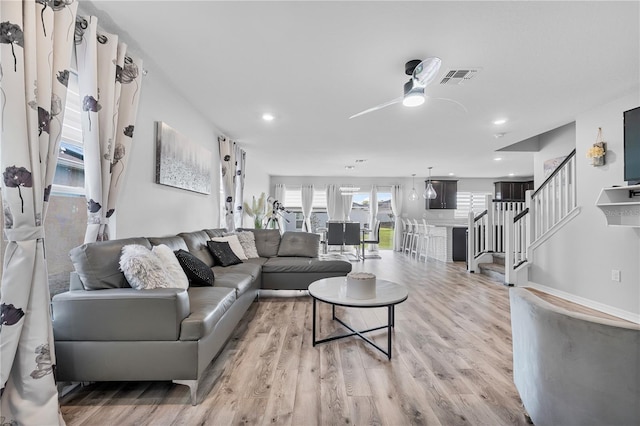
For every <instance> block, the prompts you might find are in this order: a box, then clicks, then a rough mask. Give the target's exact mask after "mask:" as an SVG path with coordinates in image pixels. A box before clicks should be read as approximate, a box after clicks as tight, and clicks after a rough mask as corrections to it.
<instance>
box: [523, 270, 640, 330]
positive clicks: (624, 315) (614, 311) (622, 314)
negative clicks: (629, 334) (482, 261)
mask: <svg viewBox="0 0 640 426" xmlns="http://www.w3.org/2000/svg"><path fill="white" fill-rule="evenodd" d="M525 287H531V288H534V289H536V290H540V291H542V292H545V293H548V294H550V295H552V296H557V297H559V298H561V299H564V300H568V301H569V302H573V303H577V304H578V305H582V306H586V307H587V308H591V309H595V310H596V311H600V312H603V313H605V314H608V315H612V316H614V317H617V318H621V319H623V320H626V321H629V322H633V323H635V324H640V315H638V314H634V313H633V312H629V311H625V310H623V309H618V308H615V307H613V306H609V305H605V304H604V303H600V302H596V301H593V300H590V299H586V298H584V297H580V296H576V295H575V294H571V293H567V292H565V291H562V290H558V289H555V288H552V287H547V286H546V285H542V284H538V283H534V282H532V281H529V283H528V285H526V286H525Z"/></svg>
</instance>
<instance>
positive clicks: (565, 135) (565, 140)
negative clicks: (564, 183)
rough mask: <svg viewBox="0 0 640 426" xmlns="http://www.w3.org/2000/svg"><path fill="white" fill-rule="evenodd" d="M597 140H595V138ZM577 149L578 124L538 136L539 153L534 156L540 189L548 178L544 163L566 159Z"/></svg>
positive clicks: (536, 184) (537, 185) (536, 180)
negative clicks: (555, 159)
mask: <svg viewBox="0 0 640 426" xmlns="http://www.w3.org/2000/svg"><path fill="white" fill-rule="evenodd" d="M594 140H595V138H594ZM575 147H576V123H575V122H573V123H569V124H566V125H564V126H562V127H558V128H557V129H553V130H550V131H548V132H546V133H543V134H541V135H540V136H538V149H539V150H538V152H536V153H534V154H533V180H534V182H535V187H536V188H538V187H539V186H540V185H542V183H543V182H544V180H545V179H546V176H545V174H544V162H545V161H547V160H552V159H554V158H558V157H565V156H567V155H569V153H570V152H571V151H573V149H574V148H575Z"/></svg>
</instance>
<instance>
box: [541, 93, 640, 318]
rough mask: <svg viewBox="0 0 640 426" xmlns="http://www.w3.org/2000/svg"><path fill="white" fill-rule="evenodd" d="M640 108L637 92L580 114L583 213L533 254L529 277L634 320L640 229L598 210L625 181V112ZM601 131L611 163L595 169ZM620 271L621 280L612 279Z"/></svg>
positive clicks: (639, 292)
mask: <svg viewBox="0 0 640 426" xmlns="http://www.w3.org/2000/svg"><path fill="white" fill-rule="evenodd" d="M638 104H640V96H639V93H638V92H635V93H633V94H629V95H628V96H625V97H622V98H620V99H617V100H615V101H613V102H611V103H608V104H606V105H603V106H601V107H599V108H596V109H593V110H591V111H587V112H584V113H582V114H580V115H579V116H578V117H577V119H576V128H575V132H576V142H575V144H576V150H577V152H576V159H577V167H576V171H577V183H578V205H579V206H580V208H581V211H580V214H579V215H578V216H577V217H576V218H575V219H574V220H572V221H571V222H569V223H568V224H567V225H566V226H565V227H563V228H562V229H560V231H559V232H558V233H556V234H555V235H554V236H552V237H551V239H550V240H549V241H548V243H546V244H544V245H542V246H541V247H540V248H539V249H537V250H535V251H534V252H533V259H532V260H533V266H532V268H531V270H530V275H529V279H530V281H532V282H533V283H536V284H541V285H544V286H548V287H550V288H551V289H554V290H556V291H559V292H562V293H565V294H567V295H570V296H572V297H574V298H575V299H576V300H582V301H588V302H590V303H591V302H592V303H591V304H592V305H594V306H600V307H601V308H606V310H608V311H609V312H613V313H615V312H618V313H621V314H626V316H627V317H629V316H633V315H635V316H637V315H639V314H640V231H639V230H638V229H633V228H617V227H608V226H607V225H606V221H605V217H604V215H603V213H602V212H601V211H600V210H599V209H598V208H597V207H596V206H595V202H596V199H597V197H598V194H599V193H600V190H601V189H602V188H603V187H609V186H612V185H625V182H624V181H623V164H624V159H623V127H622V112H623V111H625V110H627V109H630V108H633V107H637V106H638ZM598 127H602V130H603V134H604V139H605V141H606V142H607V155H606V165H605V166H602V167H593V166H591V165H590V162H589V159H588V158H586V152H587V149H588V148H589V147H590V146H591V145H592V144H593V143H595V141H596V135H597V132H598ZM612 269H617V270H620V271H621V277H622V282H620V283H618V282H614V281H612V280H611V270H612Z"/></svg>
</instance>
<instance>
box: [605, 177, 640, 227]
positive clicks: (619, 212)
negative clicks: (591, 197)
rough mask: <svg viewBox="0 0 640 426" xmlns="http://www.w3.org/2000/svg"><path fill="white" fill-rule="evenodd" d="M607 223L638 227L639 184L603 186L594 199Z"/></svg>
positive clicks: (639, 211) (639, 206) (639, 221)
mask: <svg viewBox="0 0 640 426" xmlns="http://www.w3.org/2000/svg"><path fill="white" fill-rule="evenodd" d="M596 206H598V208H600V210H602V212H603V213H604V216H605V218H606V219H607V225H609V226H628V227H632V228H640V185H631V186H617V187H613V188H603V189H602V191H600V195H599V196H598V201H596Z"/></svg>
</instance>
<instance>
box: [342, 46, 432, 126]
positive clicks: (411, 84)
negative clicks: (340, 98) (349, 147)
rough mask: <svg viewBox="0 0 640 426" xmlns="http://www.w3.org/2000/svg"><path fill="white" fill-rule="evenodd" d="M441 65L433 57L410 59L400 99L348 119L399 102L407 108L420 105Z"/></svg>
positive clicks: (405, 70)
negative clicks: (408, 76) (407, 79)
mask: <svg viewBox="0 0 640 426" xmlns="http://www.w3.org/2000/svg"><path fill="white" fill-rule="evenodd" d="M441 65H442V60H441V59H440V58H438V57H435V56H432V57H429V58H427V59H425V60H424V61H421V60H420V59H412V60H410V61H408V62H407V63H406V64H405V65H404V72H405V74H407V75H410V76H411V79H410V80H409V81H408V82H406V83H405V85H404V94H403V96H402V97H400V98H396V99H394V100H392V101H389V102H385V103H383V104H380V105H376V106H375V107H373V108H369V109H366V110H364V111H361V112H359V113H357V114H354V115H352V116H351V117H349V119H352V118H355V117H359V116H361V115H364V114H367V113H370V112H373V111H377V110H379V109H382V108H386V107H388V106H391V105H394V104H397V103H400V102H402V104H403V105H404V106H407V107H416V106H420V105H422V104H423V103H424V102H425V100H426V96H425V93H424V89H425V87H427V85H428V84H429V83H431V82H432V81H433V80H434V79H435V78H436V77H437V76H438V72H439V71H440V66H441Z"/></svg>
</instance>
